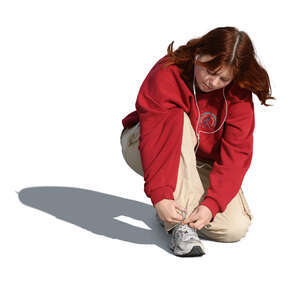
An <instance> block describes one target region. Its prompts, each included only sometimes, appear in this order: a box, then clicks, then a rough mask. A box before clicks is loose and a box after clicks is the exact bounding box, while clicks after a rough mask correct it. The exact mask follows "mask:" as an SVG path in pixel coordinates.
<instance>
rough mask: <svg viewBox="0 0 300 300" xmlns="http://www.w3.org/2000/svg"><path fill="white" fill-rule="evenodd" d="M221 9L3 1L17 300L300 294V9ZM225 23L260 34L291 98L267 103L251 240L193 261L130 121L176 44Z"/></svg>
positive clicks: (228, 5)
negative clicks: (152, 181) (160, 216)
mask: <svg viewBox="0 0 300 300" xmlns="http://www.w3.org/2000/svg"><path fill="white" fill-rule="evenodd" d="M206 3H207V4H204V2H203V1H87V0H85V1H65V0H59V1H55V0H52V1H13V0H10V1H1V5H0V41H1V47H0V76H1V77H0V85H1V87H0V99H1V112H0V113H1V118H0V128H1V156H0V166H1V196H0V197H1V198H0V204H1V207H0V222H1V224H0V228H1V248H0V276H1V278H0V285H1V288H0V298H1V299H5V300H10V299H30V300H33V299H100V298H101V299H102V298H103V299H125V298H127V297H130V299H186V300H187V299H195V298H196V299H221V298H222V299H231V300H232V299H264V298H267V299H274V298H276V297H278V299H283V298H285V299H299V296H300V295H299V290H298V282H299V277H298V274H294V271H297V269H299V253H300V252H299V251H300V248H299V244H298V242H299V225H300V224H299V192H298V190H299V185H298V176H297V175H298V174H297V172H298V170H299V155H298V137H299V125H298V120H299V108H300V105H299V96H298V93H297V88H298V86H299V83H298V82H299V74H298V71H299V70H298V69H299V59H298V53H299V51H300V49H299V35H298V31H297V28H298V27H299V16H298V14H297V12H298V9H297V8H296V1H285V2H284V4H282V3H281V2H276V1H275V2H272V3H271V2H267V1H266V2H263V1H251V2H248V3H246V2H241V1H214V2H211V1H206ZM278 3H280V4H278ZM221 26H235V27H237V28H238V29H240V30H243V31H246V32H247V33H248V34H249V36H250V37H251V39H252V41H253V44H254V47H255V49H256V52H257V55H258V57H259V59H260V62H261V64H262V65H263V67H264V68H265V69H266V70H267V71H268V74H269V76H270V80H271V86H272V95H273V96H275V97H276V101H275V100H274V101H273V100H271V101H268V103H269V104H273V105H274V106H272V107H264V106H261V105H260V102H259V100H258V98H257V97H256V96H254V98H253V99H254V103H255V114H256V127H255V136H254V139H255V140H254V155H253V160H252V164H251V167H250V169H249V171H248V172H247V174H246V176H245V179H244V182H243V190H244V193H245V196H246V198H247V201H248V203H249V206H250V209H251V211H252V214H253V215H254V219H253V224H252V226H251V228H250V230H249V232H248V234H247V236H246V237H245V238H244V239H242V240H241V241H239V242H237V243H217V242H212V241H204V244H205V247H206V250H207V253H206V255H204V256H202V257H196V258H180V257H176V256H174V255H173V254H171V253H170V252H169V250H168V241H169V236H168V235H167V234H166V233H165V232H164V231H163V229H162V228H161V227H160V225H159V224H157V222H156V220H155V218H154V208H153V206H152V204H151V201H150V199H149V198H147V197H146V195H145V194H144V190H143V184H144V179H143V178H142V177H141V176H139V175H138V174H136V173H135V172H133V171H132V170H131V169H130V168H129V167H128V166H127V164H126V163H125V161H124V159H123V157H122V153H121V146H120V140H119V139H120V133H121V130H122V123H121V120H122V119H123V118H124V117H125V116H126V115H127V114H128V113H130V112H131V111H133V110H134V109H135V107H134V105H135V100H136V96H137V93H138V89H139V87H140V85H141V83H142V81H143V80H144V78H145V76H146V75H147V73H148V72H149V70H150V68H151V67H152V66H153V64H154V63H155V62H156V61H157V60H158V59H159V58H161V57H162V56H163V55H165V54H166V53H167V52H166V51H167V50H166V49H167V46H168V45H169V44H170V43H171V42H172V41H174V50H175V49H176V48H177V47H179V46H180V45H182V44H185V43H186V42H187V41H188V40H189V39H191V38H195V37H200V36H202V35H204V34H205V33H207V32H208V31H209V30H211V29H213V28H215V27H221ZM17 192H19V194H18V193H17Z"/></svg>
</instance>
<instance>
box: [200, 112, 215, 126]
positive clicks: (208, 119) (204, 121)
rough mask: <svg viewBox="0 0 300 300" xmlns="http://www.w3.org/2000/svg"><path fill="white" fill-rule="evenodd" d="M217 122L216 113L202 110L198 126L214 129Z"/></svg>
mask: <svg viewBox="0 0 300 300" xmlns="http://www.w3.org/2000/svg"><path fill="white" fill-rule="evenodd" d="M216 124H217V118H216V115H215V114H213V113H211V112H204V113H202V114H201V116H200V127H201V129H206V130H209V129H214V128H215V127H216Z"/></svg>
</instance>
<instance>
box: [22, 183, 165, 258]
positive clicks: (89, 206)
mask: <svg viewBox="0 0 300 300" xmlns="http://www.w3.org/2000/svg"><path fill="white" fill-rule="evenodd" d="M18 195H19V199H20V201H21V202H22V203H23V204H25V205H27V206H30V207H33V208H36V209H39V210H41V211H43V212H46V213H49V214H51V215H53V216H55V217H56V218H58V219H61V220H64V221H67V222H69V223H72V224H74V225H77V226H79V227H82V228H84V229H86V230H89V231H91V232H93V233H96V234H100V235H104V236H106V237H110V238H113V239H119V240H123V241H127V242H131V243H136V244H154V245H157V246H158V247H160V248H162V249H163V250H165V251H167V252H170V253H171V251H170V250H169V247H168V243H169V240H170V237H171V235H170V234H168V233H167V232H166V231H165V230H164V228H163V227H162V226H161V225H160V224H159V223H158V221H157V219H156V217H155V208H154V207H153V206H152V205H149V204H145V203H141V202H138V201H133V200H129V199H126V198H121V197H116V196H112V195H109V194H104V193H100V192H94V191H90V190H86V189H79V188H71V187H55V186H53V187H30V188H25V189H23V190H21V191H20V192H19V193H18ZM118 216H128V217H130V218H133V219H136V220H140V221H143V222H144V223H145V224H146V225H147V226H148V227H149V228H151V230H149V229H144V228H141V227H136V226H133V225H130V224H128V223H125V222H122V221H120V220H117V219H115V217H118Z"/></svg>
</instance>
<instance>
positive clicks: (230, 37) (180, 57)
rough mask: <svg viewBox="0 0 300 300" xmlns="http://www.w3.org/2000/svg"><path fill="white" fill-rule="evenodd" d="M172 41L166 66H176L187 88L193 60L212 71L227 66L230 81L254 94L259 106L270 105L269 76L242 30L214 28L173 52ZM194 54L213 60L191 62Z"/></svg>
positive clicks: (191, 84) (190, 86)
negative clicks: (230, 71)
mask: <svg viewBox="0 0 300 300" xmlns="http://www.w3.org/2000/svg"><path fill="white" fill-rule="evenodd" d="M173 43H174V41H173V42H172V43H171V44H170V45H169V46H168V48H167V53H168V55H167V63H166V66H168V65H173V64H174V65H177V66H178V67H179V69H180V70H181V77H182V79H183V80H184V81H185V82H186V84H187V86H188V87H189V88H190V89H191V90H192V86H193V75H194V64H195V63H196V64H197V65H202V66H204V67H206V68H207V69H209V70H211V71H215V72H217V71H218V70H219V69H221V68H222V67H223V66H229V67H231V68H232V71H233V79H232V83H233V84H235V83H236V84H238V85H239V86H240V87H241V88H245V89H248V90H250V91H251V92H252V93H254V94H256V95H257V97H258V99H259V100H260V101H261V104H262V105H265V106H272V105H270V104H266V100H267V99H276V98H274V97H272V96H271V93H272V90H271V85H270V79H269V75H268V73H267V71H266V70H265V69H264V68H263V67H262V66H261V65H260V64H259V63H258V61H257V60H256V53H255V50H254V47H253V44H252V42H251V40H250V38H249V36H248V35H247V33H245V32H244V31H239V30H238V29H237V28H235V27H218V28H215V29H213V30H211V31H209V32H208V33H207V34H205V35H204V36H202V37H200V38H194V39H191V40H189V41H188V42H187V43H186V45H182V46H180V47H178V49H177V50H175V51H173ZM197 54H199V55H200V56H201V55H210V56H212V57H213V59H212V60H210V61H207V62H200V61H199V60H197V61H195V56H196V55H197Z"/></svg>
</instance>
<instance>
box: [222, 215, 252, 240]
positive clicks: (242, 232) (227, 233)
mask: <svg viewBox="0 0 300 300" xmlns="http://www.w3.org/2000/svg"><path fill="white" fill-rule="evenodd" d="M250 225H251V220H250V218H249V217H248V216H244V217H243V218H239V219H237V220H235V221H232V222H230V223H229V224H228V226H227V227H225V228H224V231H223V233H222V234H221V235H219V238H220V241H221V242H225V243H232V242H238V241H239V240H241V239H242V238H243V237H245V236H246V234H247V232H248V230H249V227H250Z"/></svg>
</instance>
